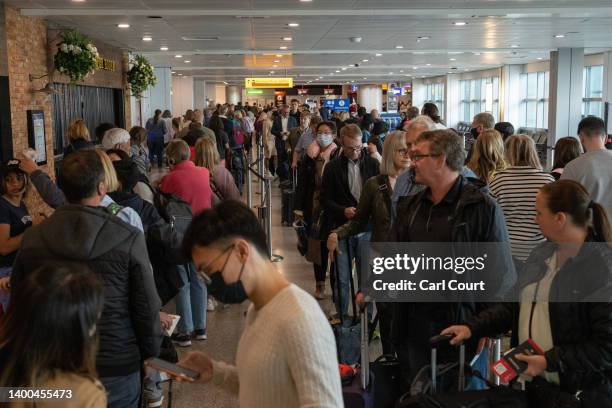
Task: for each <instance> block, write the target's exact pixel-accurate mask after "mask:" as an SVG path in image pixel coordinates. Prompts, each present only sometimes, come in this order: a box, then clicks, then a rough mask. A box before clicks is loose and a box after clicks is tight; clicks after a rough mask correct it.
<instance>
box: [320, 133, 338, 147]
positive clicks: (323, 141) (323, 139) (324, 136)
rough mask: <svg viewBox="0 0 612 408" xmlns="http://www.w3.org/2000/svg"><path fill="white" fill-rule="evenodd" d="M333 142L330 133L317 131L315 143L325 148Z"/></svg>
mask: <svg viewBox="0 0 612 408" xmlns="http://www.w3.org/2000/svg"><path fill="white" fill-rule="evenodd" d="M333 142H334V137H333V136H332V134H331V133H317V143H318V144H319V146H321V147H323V148H325V147H327V146H329V145H330V144H332V143H333Z"/></svg>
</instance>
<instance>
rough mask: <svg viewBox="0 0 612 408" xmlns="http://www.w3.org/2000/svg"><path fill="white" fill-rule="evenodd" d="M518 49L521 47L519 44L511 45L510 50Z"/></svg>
mask: <svg viewBox="0 0 612 408" xmlns="http://www.w3.org/2000/svg"><path fill="white" fill-rule="evenodd" d="M518 47H519V45H518V44H511V45H510V48H518Z"/></svg>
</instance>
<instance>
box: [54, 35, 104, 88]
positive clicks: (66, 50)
mask: <svg viewBox="0 0 612 408" xmlns="http://www.w3.org/2000/svg"><path fill="white" fill-rule="evenodd" d="M61 36H62V42H61V43H60V44H58V46H57V53H56V54H55V57H54V63H55V69H57V70H58V71H59V72H61V73H62V74H65V75H68V76H69V77H70V82H71V83H75V82H77V81H81V80H83V79H84V78H86V77H87V76H88V75H90V74H93V73H94V71H95V69H96V65H97V60H98V58H99V57H100V54H99V53H98V49H97V48H96V47H95V46H94V45H93V44H92V43H91V40H90V39H89V38H87V37H86V36H84V35H83V34H80V33H79V32H77V31H74V30H70V31H66V32H64V33H62V34H61Z"/></svg>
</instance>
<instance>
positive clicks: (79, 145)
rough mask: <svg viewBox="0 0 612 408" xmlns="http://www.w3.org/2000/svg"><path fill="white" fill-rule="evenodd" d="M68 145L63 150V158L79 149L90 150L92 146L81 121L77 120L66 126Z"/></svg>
mask: <svg viewBox="0 0 612 408" xmlns="http://www.w3.org/2000/svg"><path fill="white" fill-rule="evenodd" d="M66 137H67V139H68V145H67V146H66V147H65V148H64V156H67V155H69V154H70V153H72V152H75V151H77V150H80V149H91V148H93V144H92V143H91V139H90V137H89V129H87V124H86V123H85V121H84V120H83V119H77V120H75V121H74V122H72V123H71V124H70V126H68V131H67V132H66Z"/></svg>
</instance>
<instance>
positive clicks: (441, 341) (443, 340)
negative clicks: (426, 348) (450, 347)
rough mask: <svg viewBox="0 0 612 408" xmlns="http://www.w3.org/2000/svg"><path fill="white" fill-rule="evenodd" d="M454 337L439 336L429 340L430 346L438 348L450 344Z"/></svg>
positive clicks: (450, 335) (447, 335)
mask: <svg viewBox="0 0 612 408" xmlns="http://www.w3.org/2000/svg"><path fill="white" fill-rule="evenodd" d="M453 337H455V336H454V335H452V334H438V335H436V336H433V337H431V338H430V339H429V344H431V346H432V347H437V346H439V345H440V344H450V341H451V340H452V339H453Z"/></svg>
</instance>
